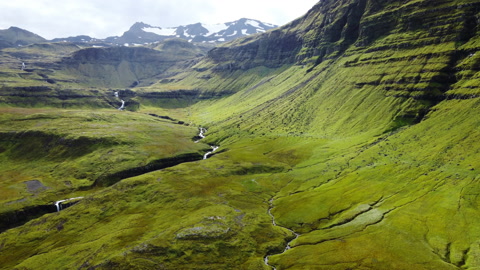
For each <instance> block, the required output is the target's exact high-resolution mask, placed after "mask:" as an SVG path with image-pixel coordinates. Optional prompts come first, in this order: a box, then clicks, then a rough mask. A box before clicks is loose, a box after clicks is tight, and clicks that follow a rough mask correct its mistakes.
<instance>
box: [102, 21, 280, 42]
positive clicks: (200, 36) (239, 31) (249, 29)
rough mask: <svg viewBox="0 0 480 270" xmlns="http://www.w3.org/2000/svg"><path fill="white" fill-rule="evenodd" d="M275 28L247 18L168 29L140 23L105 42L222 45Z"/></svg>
mask: <svg viewBox="0 0 480 270" xmlns="http://www.w3.org/2000/svg"><path fill="white" fill-rule="evenodd" d="M275 27H277V25H273V24H270V23H264V22H261V21H258V20H252V19H246V18H243V19H240V20H237V21H234V22H228V23H221V24H210V25H209V24H202V23H196V24H190V25H186V26H178V27H168V28H162V27H158V26H151V25H148V24H145V23H142V22H138V23H135V24H134V25H133V26H132V27H131V28H130V29H129V30H128V31H127V32H125V33H124V34H123V35H122V36H121V37H109V38H107V39H106V40H105V41H106V42H108V43H113V44H117V45H123V44H145V43H153V42H157V41H162V40H165V39H167V38H173V37H177V38H182V39H186V40H188V41H190V42H208V43H222V42H226V41H230V40H233V39H236V38H238V37H242V36H247V35H251V34H256V33H263V32H265V31H267V30H269V29H272V28H275Z"/></svg>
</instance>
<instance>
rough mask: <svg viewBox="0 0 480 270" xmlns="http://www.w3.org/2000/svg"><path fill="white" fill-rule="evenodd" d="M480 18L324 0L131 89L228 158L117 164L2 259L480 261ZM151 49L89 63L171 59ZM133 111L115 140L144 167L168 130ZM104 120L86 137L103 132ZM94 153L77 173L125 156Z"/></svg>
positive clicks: (286, 265)
mask: <svg viewBox="0 0 480 270" xmlns="http://www.w3.org/2000/svg"><path fill="white" fill-rule="evenodd" d="M479 11H480V2H478V1H470V0H448V1H447V0H441V1H431V0H410V1H376V0H337V1H333V0H324V1H320V2H319V3H318V4H317V5H315V6H314V7H313V8H312V9H311V10H310V11H309V12H308V13H307V14H306V15H305V16H303V17H301V18H299V19H297V20H295V21H294V22H292V23H290V24H288V25H286V26H284V27H282V28H280V29H276V30H273V31H270V32H267V33H265V34H262V35H255V36H250V37H247V38H244V39H239V40H236V41H233V42H231V43H228V44H224V45H222V46H221V47H218V48H215V49H213V50H211V51H210V52H209V53H208V55H207V56H206V57H205V58H203V59H201V60H199V61H197V59H196V60H195V61H193V60H192V61H187V62H183V65H182V66H181V68H180V66H178V65H177V66H173V69H172V67H165V70H164V71H162V72H163V73H162V76H161V77H160V78H157V79H152V81H155V83H154V84H152V85H143V86H141V87H138V88H136V89H135V91H132V95H134V94H135V95H137V101H138V102H139V103H140V104H141V106H140V109H139V112H145V113H150V114H151V115H157V116H158V114H160V113H165V114H168V115H175V117H176V118H181V120H182V122H181V123H182V124H183V123H188V124H190V125H198V126H201V127H202V129H201V130H202V132H204V130H205V129H206V130H208V131H207V132H206V135H207V137H206V138H204V139H203V141H202V142H199V143H208V144H209V145H213V146H218V145H220V148H219V149H218V150H217V152H216V154H215V155H214V156H212V157H211V158H209V159H207V160H202V161H196V162H190V163H188V164H179V165H178V166H174V167H171V168H168V169H162V170H157V171H152V172H146V173H145V174H141V175H137V176H135V177H131V178H128V179H120V178H122V177H129V176H132V175H131V173H132V172H136V170H139V171H142V173H143V169H144V168H146V167H148V166H150V165H151V164H154V165H156V161H155V160H153V161H152V162H151V163H147V164H145V163H143V164H141V165H142V166H139V167H137V169H135V168H134V169H129V168H124V170H119V171H118V170H117V172H118V173H114V174H112V175H111V177H112V179H113V180H114V182H116V181H119V182H118V183H116V184H114V185H112V186H110V187H104V188H102V187H101V184H102V183H107V184H110V182H109V179H108V178H105V179H106V180H105V181H104V182H101V180H102V179H103V178H100V182H101V183H100V185H99V186H98V187H96V188H98V190H92V191H90V192H88V193H87V194H86V195H85V196H86V199H85V200H83V201H82V202H79V203H78V204H76V205H75V206H72V207H70V208H68V209H67V210H65V211H64V212H60V213H55V214H47V215H45V216H43V217H41V218H39V219H34V220H32V221H30V222H28V223H26V224H25V225H23V226H20V227H18V228H13V229H11V230H8V231H6V232H4V233H2V234H0V243H1V244H0V247H1V250H2V252H0V262H1V263H2V267H3V268H5V269H8V268H26V269H30V268H32V269H34V268H61V267H64V268H78V269H89V268H95V269H135V268H138V269H155V268H159V269H174V268H184V269H272V268H276V269H329V270H330V269H339V270H345V269H379V270H380V269H432V270H433V269H435V270H437V269H477V268H479V267H480V261H479V259H478V258H480V246H479V243H480V230H479V229H478V228H479V225H480V218H479V217H480V215H479V210H478V209H479V205H480V201H479V199H478V198H479V194H480V193H477V192H479V189H478V182H479V180H480V176H479V174H478V170H479V169H480V160H479V159H478V156H479V153H480V145H479V144H478V140H479V138H480V130H479V128H478V127H479V126H480V120H479V118H478V114H479V113H480V99H479V98H480V87H479V86H480V85H479V84H478V83H479V80H478V78H479V77H480V76H479V74H478V72H479V68H478V66H479V61H480V56H478V55H477V51H478V49H480V42H479V41H480V36H479V27H478V20H479ZM171 45H172V46H177V45H175V44H171ZM158 49H159V50H168V46H166V47H162V48H158ZM141 50H143V49H141ZM139 52H140V49H135V50H134V49H121V50H116V51H105V50H102V51H98V50H95V51H93V50H92V51H82V52H81V54H79V55H76V56H75V57H73V58H72V59H76V60H75V61H74V62H72V63H73V64H72V65H74V64H75V63H76V64H78V65H81V63H82V62H84V63H88V64H89V65H92V67H93V66H94V65H93V63H99V64H102V65H110V66H115V65H117V63H113V62H112V61H111V59H112V58H122V59H126V60H125V61H127V60H128V61H132V62H134V61H140V60H142V61H143V60H145V62H146V63H147V66H148V65H149V63H150V62H148V61H149V60H150V59H151V57H154V58H155V57H157V56H156V54H155V53H153V52H151V51H150V50H148V51H145V53H146V54H145V55H149V57H148V58H145V59H143V56H141V55H138V54H137V53H139ZM141 52H142V53H143V51H141ZM83 53H85V54H83ZM97 53H98V54H97ZM90 54H92V55H90ZM110 55H115V57H110ZM118 55H120V56H121V57H117V56H118ZM107 56H108V57H107ZM150 56H151V57H150ZM72 61H73V60H72ZM153 68H154V67H153V64H152V69H153ZM156 68H160V67H156ZM145 73H147V72H145ZM133 93H134V94H133ZM49 113H50V114H54V113H53V112H51V111H49ZM66 113H68V112H66ZM116 113H118V112H116ZM165 114H162V115H165ZM120 115H121V117H120V118H118V119H120V120H121V122H122V123H123V124H124V125H125V126H124V127H123V128H119V129H114V131H113V132H114V133H115V134H119V135H120V136H121V137H122V138H124V140H125V142H126V146H125V147H122V148H120V147H115V148H114V149H112V150H114V151H115V153H117V154H119V155H120V158H119V159H118V160H120V161H121V162H124V164H129V165H131V164H134V163H135V159H136V158H138V157H140V156H142V155H143V153H144V151H145V149H146V148H145V146H143V144H139V143H132V140H133V142H136V141H137V140H139V141H142V142H144V143H145V141H149V139H150V138H156V139H158V141H162V138H161V136H160V135H159V136H160V137H158V136H157V135H156V134H157V133H156V132H154V131H155V129H153V127H145V129H146V130H152V132H153V133H150V134H152V135H149V136H148V137H143V136H142V135H141V134H142V132H140V131H138V130H137V129H140V127H142V126H143V124H142V123H145V121H146V122H148V123H150V120H151V119H149V118H145V117H146V116H145V115H142V117H139V116H138V114H136V113H129V114H125V115H124V114H120ZM63 117H64V116H62V117H61V118H60V119H62V118H63ZM95 117H96V116H95ZM140 118H141V120H140ZM120 120H115V121H112V122H111V123H118V122H119V121H120ZM96 121H98V120H96ZM129 121H130V122H129ZM104 122H105V120H102V121H101V122H100V123H99V124H102V125H105V123H104ZM18 123H20V124H16V125H15V128H25V126H24V125H23V124H22V123H23V122H20V121H19V122H18ZM75 123H83V121H77V122H75ZM130 123H132V124H133V123H136V128H135V129H129V128H127V125H128V124H130ZM152 124H153V123H152ZM30 125H32V126H33V127H36V128H41V126H40V127H38V126H36V122H31V123H30ZM111 126H112V124H109V125H108V126H107V127H109V128H111ZM98 127H103V126H99V125H97V123H91V124H88V125H87V126H85V127H82V126H79V127H78V130H77V132H82V130H85V131H83V132H88V134H91V136H92V137H98V136H100V135H98V134H97V132H98V131H97V128H98ZM167 127H168V128H172V130H177V131H178V130H182V131H183V130H184V129H187V127H184V126H183V125H182V129H177V128H175V126H173V125H169V126H167ZM167 127H166V129H165V130H162V131H163V132H166V131H168V129H167ZM4 129H5V128H4ZM192 129H193V127H189V130H190V131H189V132H190V133H192V132H193V131H192ZM134 130H137V131H136V132H134V133H132V131H134ZM104 132H106V131H104ZM166 133H168V132H166ZM102 134H103V133H102ZM177 134H180V133H177ZM131 135H132V136H133V137H134V138H135V139H130V138H131V137H130V136H131ZM171 137H172V136H170V137H169V138H170V139H171V140H173V139H172V138H171ZM173 137H182V136H179V135H175V136H173ZM177 141H178V140H173V141H172V142H177ZM129 142H130V143H129ZM146 144H147V146H148V145H150V144H149V143H146ZM195 145H196V144H195V142H194V141H191V142H188V140H185V136H183V139H182V140H181V144H180V145H177V144H175V146H177V147H178V149H188V148H191V149H199V148H201V147H200V146H198V144H197V145H196V146H195ZM162 146H163V148H162V149H169V147H166V146H165V145H162ZM4 148H5V149H4V151H3V152H0V158H3V159H4V160H6V161H8V162H14V161H12V160H10V159H9V158H8V156H6V154H7V153H11V152H10V149H7V148H8V147H4ZM147 149H148V153H149V154H151V153H152V152H151V151H153V152H154V149H152V148H150V147H147ZM175 149H177V148H175ZM142 150H143V151H142ZM155 150H156V149H155ZM102 151H103V150H102ZM132 152H133V153H136V154H135V155H134V156H133V157H132ZM2 153H3V154H2ZM66 153H71V152H69V151H67V152H66ZM152 155H153V154H152ZM95 157H96V158H97V159H96V160H95V161H90V160H82V162H80V163H75V161H71V163H67V164H64V165H63V167H62V166H60V169H61V172H68V171H69V170H72V171H75V170H77V171H79V172H84V173H85V174H87V173H88V175H95V173H96V172H91V171H89V170H86V169H79V168H77V167H76V166H80V165H78V164H81V165H87V164H90V165H88V166H87V167H89V168H92V167H94V166H95V163H98V164H100V165H101V166H104V167H101V168H105V163H108V162H110V161H112V160H116V159H115V158H112V157H111V156H109V154H108V152H107V153H105V152H104V151H103V152H101V154H99V155H96V156H95ZM105 157H108V158H107V161H104V158H105ZM42 161H45V160H42ZM45 162H46V161H45ZM13 164H14V163H13ZM47 165H49V167H47V168H53V169H52V170H53V172H55V171H56V170H55V168H56V167H55V166H54V165H52V164H50V163H47ZM69 166H71V167H69ZM24 167H25V166H23V167H22V168H24ZM34 172H35V173H37V174H38V175H40V176H42V174H41V173H39V172H37V171H34ZM23 173H25V174H26V173H32V171H31V170H30V169H26V170H25V172H23ZM47 174H48V172H47ZM64 174H66V173H64ZM10 175H14V173H10ZM53 175H55V174H54V173H53ZM40 176H39V177H40ZM79 177H80V178H81V174H80V176H79ZM48 179H50V181H51V183H54V182H55V179H52V178H48ZM80 180H81V179H80ZM17 188H18V187H17ZM18 189H19V188H18ZM9 194H11V193H9ZM8 203H10V204H9V205H12V206H10V207H14V206H16V205H18V204H19V203H21V202H15V201H9V202H8Z"/></svg>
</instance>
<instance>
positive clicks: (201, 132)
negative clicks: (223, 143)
mask: <svg viewBox="0 0 480 270" xmlns="http://www.w3.org/2000/svg"><path fill="white" fill-rule="evenodd" d="M206 132H207V129H205V128H202V127H201V128H199V133H198V137H200V139H199V140H197V141H195V143H198V142H199V141H200V140H202V139H205V137H206V136H205V133H206ZM210 147H212V151H210V152H207V153H205V154H204V155H203V159H207V158H208V156H209V155H211V154H213V152H215V151H217V149H218V148H220V146H217V145H211V146H210Z"/></svg>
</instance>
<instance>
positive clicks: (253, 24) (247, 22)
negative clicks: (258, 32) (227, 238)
mask: <svg viewBox="0 0 480 270" xmlns="http://www.w3.org/2000/svg"><path fill="white" fill-rule="evenodd" d="M245 24H249V25H251V26H253V27H255V28H261V26H260V23H259V22H257V21H254V20H247V21H246V22H245Z"/></svg>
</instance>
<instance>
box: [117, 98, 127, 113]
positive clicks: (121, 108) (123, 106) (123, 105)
mask: <svg viewBox="0 0 480 270" xmlns="http://www.w3.org/2000/svg"><path fill="white" fill-rule="evenodd" d="M120 101H121V102H122V106H120V108H118V110H119V111H123V109H125V101H123V99H120Z"/></svg>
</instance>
